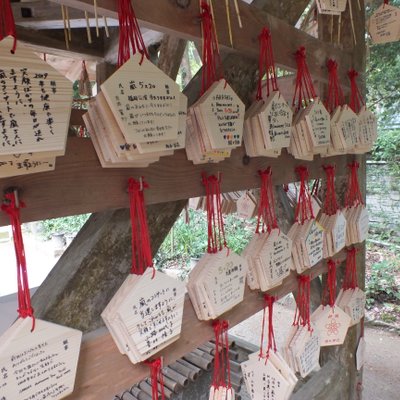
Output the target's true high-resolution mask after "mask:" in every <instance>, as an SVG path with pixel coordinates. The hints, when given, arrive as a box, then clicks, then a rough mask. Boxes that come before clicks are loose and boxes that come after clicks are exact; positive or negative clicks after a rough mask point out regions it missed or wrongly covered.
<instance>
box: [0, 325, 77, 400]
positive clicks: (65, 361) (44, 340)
mask: <svg viewBox="0 0 400 400" xmlns="http://www.w3.org/2000/svg"><path fill="white" fill-rule="evenodd" d="M31 328H32V319H31V318H25V319H18V320H17V321H16V322H15V323H14V324H13V325H12V326H11V327H10V328H9V329H8V330H7V331H6V332H5V333H4V334H3V336H1V337H0V399H1V400H17V399H18V400H33V399H53V400H58V399H63V398H64V397H67V396H68V395H70V394H71V393H72V392H73V390H74V384H75V376H76V369H77V364H78V358H79V351H80V346H81V339H82V332H80V331H77V330H75V329H70V328H67V327H64V326H60V325H56V324H53V323H50V322H46V321H43V320H40V319H36V324H35V330H34V331H33V332H31Z"/></svg>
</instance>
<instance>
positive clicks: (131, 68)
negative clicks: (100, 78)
mask: <svg viewBox="0 0 400 400" xmlns="http://www.w3.org/2000/svg"><path fill="white" fill-rule="evenodd" d="M101 90H102V92H103V94H104V96H105V98H106V100H107V103H108V104H109V106H110V108H111V109H112V112H113V114H114V115H115V118H116V120H117V122H118V125H119V126H120V128H121V131H122V133H123V135H124V137H125V139H126V141H127V143H146V142H152V141H160V140H174V139H177V134H178V129H179V126H178V125H179V121H178V120H179V96H180V91H179V87H178V85H177V84H176V83H175V82H174V81H173V80H172V79H171V78H169V77H168V76H167V75H166V74H164V73H163V72H162V71H161V70H160V69H158V68H157V67H156V66H155V65H154V64H153V63H151V62H150V61H149V60H147V59H146V58H144V59H142V56H141V54H139V53H137V54H135V55H133V56H132V57H131V58H130V59H129V60H128V61H127V62H126V63H125V64H124V65H123V66H122V67H120V68H119V69H118V70H117V71H116V72H114V74H113V75H112V76H110V78H108V79H107V80H106V81H105V82H104V83H103V84H102V85H101Z"/></svg>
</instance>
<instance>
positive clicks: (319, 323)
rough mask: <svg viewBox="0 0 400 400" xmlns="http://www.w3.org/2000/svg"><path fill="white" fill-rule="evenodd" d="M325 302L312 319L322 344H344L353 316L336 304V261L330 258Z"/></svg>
mask: <svg viewBox="0 0 400 400" xmlns="http://www.w3.org/2000/svg"><path fill="white" fill-rule="evenodd" d="M324 295H325V296H324V298H323V303H322V304H321V305H320V306H319V307H318V308H317V309H316V310H315V311H314V312H313V314H312V315H311V321H312V323H313V324H314V325H315V327H316V328H317V329H318V331H319V334H320V341H321V347H322V346H337V345H342V344H343V343H344V340H345V338H346V335H347V330H348V328H349V326H350V322H351V318H350V317H349V316H348V315H347V314H346V313H345V312H344V311H343V310H342V309H341V308H340V307H339V306H338V305H337V304H335V298H336V263H335V261H333V260H332V259H330V260H328V278H327V283H326V286H325V288H324Z"/></svg>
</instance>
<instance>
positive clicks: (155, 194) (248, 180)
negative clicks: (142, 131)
mask: <svg viewBox="0 0 400 400" xmlns="http://www.w3.org/2000/svg"><path fill="white" fill-rule="evenodd" d="M245 156H246V154H245V151H244V149H243V147H240V148H238V149H235V150H234V151H233V152H232V156H231V157H230V158H229V159H227V160H225V161H223V162H220V163H218V164H214V165H213V164H209V165H193V164H192V163H191V162H190V161H188V160H187V158H186V153H185V151H184V150H180V151H176V152H175V154H174V156H171V157H164V158H162V159H161V160H160V161H159V162H157V163H155V164H152V165H150V166H149V167H148V168H142V169H140V168H138V169H129V168H124V169H117V168H109V169H103V168H102V167H101V165H100V163H99V161H98V158H97V154H96V152H95V151H94V148H93V145H92V143H91V141H90V139H82V138H74V137H70V138H68V145H67V153H66V155H65V156H64V157H59V159H57V164H56V169H55V171H50V172H46V173H39V174H33V175H25V176H19V177H13V178H5V179H1V180H0V190H1V191H3V190H4V189H6V188H7V187H10V186H17V187H19V188H21V190H22V192H21V197H22V198H23V199H25V200H26V203H27V207H26V208H25V209H24V210H23V212H22V220H23V221H24V222H28V221H36V220H38V219H47V218H55V217H61V216H67V215H76V214H83V213H87V212H97V211H104V210H108V209H117V208H124V207H127V205H128V204H127V198H126V182H127V180H128V178H129V177H130V176H133V177H139V176H144V177H145V179H146V180H147V181H148V182H149V184H150V189H149V190H147V193H146V194H145V198H146V204H155V203H163V202H168V201H176V200H182V199H188V198H190V197H195V196H202V195H203V194H204V188H203V186H202V184H201V179H200V176H201V172H202V171H206V172H208V173H214V174H216V173H218V172H220V173H221V174H222V190H223V191H224V192H230V191H235V190H245V189H251V188H256V187H258V186H259V177H258V173H257V171H258V170H259V169H265V168H267V167H268V166H270V167H271V168H272V171H273V183H274V184H275V185H280V184H284V183H288V182H296V180H297V176H296V174H295V172H294V169H295V167H296V166H298V165H300V164H304V165H307V166H308V168H309V171H310V179H314V178H317V177H322V176H323V170H322V168H321V167H322V165H324V164H325V163H326V162H327V161H326V159H321V158H320V157H316V158H315V160H314V161H312V162H304V161H301V160H295V159H294V158H293V157H292V156H290V155H288V154H282V155H281V156H280V157H279V158H277V159H272V158H266V157H257V158H251V159H250V161H249V163H248V164H247V165H245V164H244V162H243V160H244V157H245ZM356 158H357V159H359V158H360V157H356ZM353 159H354V156H353V155H344V156H336V157H331V158H330V162H332V163H335V164H336V165H337V175H338V176H340V175H345V174H346V173H347V171H346V165H347V163H349V162H350V161H351V160H353ZM245 161H246V162H247V159H246V158H245ZM6 224H8V220H7V218H6V217H5V216H4V215H1V216H0V225H6Z"/></svg>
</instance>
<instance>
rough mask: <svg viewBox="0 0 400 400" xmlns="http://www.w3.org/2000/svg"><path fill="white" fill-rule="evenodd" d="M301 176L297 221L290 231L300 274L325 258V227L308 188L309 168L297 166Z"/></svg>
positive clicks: (293, 252) (294, 258) (296, 264)
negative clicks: (315, 213)
mask: <svg viewBox="0 0 400 400" xmlns="http://www.w3.org/2000/svg"><path fill="white" fill-rule="evenodd" d="M296 172H297V174H298V175H299V177H300V190H299V198H298V201H297V206H296V216H295V217H296V222H295V223H294V224H293V225H292V227H291V228H290V230H289V232H288V237H289V238H290V239H291V240H292V241H293V246H292V261H293V265H294V267H295V269H296V270H297V272H298V273H299V274H301V273H302V272H304V271H305V270H306V269H308V268H311V267H312V266H314V265H315V264H316V263H318V262H319V261H321V260H322V258H323V243H324V229H323V227H322V226H321V225H320V224H319V223H318V222H317V221H316V219H315V216H314V210H313V206H312V204H313V203H312V199H311V195H310V192H309V188H308V182H307V181H308V170H307V168H306V167H304V166H299V167H297V168H296Z"/></svg>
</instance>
